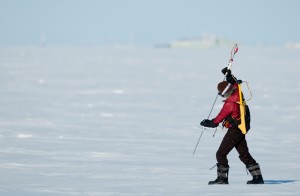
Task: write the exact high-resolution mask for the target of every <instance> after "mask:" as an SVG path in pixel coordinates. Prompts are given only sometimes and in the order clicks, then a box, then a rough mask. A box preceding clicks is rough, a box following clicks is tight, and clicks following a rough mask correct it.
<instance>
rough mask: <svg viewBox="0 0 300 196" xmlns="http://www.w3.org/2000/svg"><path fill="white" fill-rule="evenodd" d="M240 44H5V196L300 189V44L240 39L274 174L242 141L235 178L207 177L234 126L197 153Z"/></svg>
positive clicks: (1, 120)
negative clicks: (253, 165)
mask: <svg viewBox="0 0 300 196" xmlns="http://www.w3.org/2000/svg"><path fill="white" fill-rule="evenodd" d="M230 49H231V48H212V49H154V48H135V47H127V48H126V47H44V48H42V47H26V48H25V47H23V48H22V47H2V48H0V67H1V72H0V89H1V91H0V92H1V96H0V104H1V107H0V114H1V115H0V174H1V175H0V195H5V196H10V195H12V196H15V195H28V196H36V195H64V196H68V195H80V196H81V195H88V196H89V195H90V196H93V195H101V196H102V195H103V196H108V195H120V196H125V195H126V196H127V195H164V196H165V195H184V196H186V195H208V196H213V195H231V196H235V195H236V196H237V195H238V196H240V195H249V196H250V195H264V196H269V195H270V196H274V195H285V196H288V195H300V181H299V180H300V172H299V170H300V157H299V154H300V148H299V147H300V145H299V139H300V132H299V117H300V103H299V100H298V98H299V95H300V80H299V71H300V68H299V67H300V58H299V56H300V51H299V50H293V49H285V48H267V47H258V48H246V47H243V46H240V50H239V52H238V54H237V55H236V57H235V61H234V63H233V72H234V74H235V75H236V76H238V78H242V79H244V80H247V81H249V82H250V86H251V90H252V93H253V98H252V100H251V101H249V102H248V103H249V105H250V108H251V112H252V128H251V130H250V132H249V134H248V135H247V139H248V145H249V148H250V152H251V154H252V155H253V156H254V158H255V159H256V160H257V161H258V162H259V163H260V165H261V169H262V172H263V176H264V179H265V182H266V184H265V185H246V181H247V180H249V179H251V177H250V174H248V175H247V173H246V169H245V166H244V165H243V164H242V162H241V161H240V160H239V158H238V155H237V153H236V151H235V150H233V151H232V152H231V154H230V155H229V157H228V158H229V164H230V173H229V182H230V184H229V185H228V186H208V185H207V183H208V181H209V180H214V179H215V178H216V168H214V169H212V170H210V168H211V167H212V166H214V165H215V163H216V160H215V153H216V151H217V149H218V147H219V144H220V142H221V140H222V137H223V136H224V133H225V131H224V130H221V129H219V130H218V131H217V133H216V136H215V137H213V136H212V135H213V132H214V129H212V130H205V131H204V134H203V136H202V139H201V141H200V143H199V146H198V149H197V151H196V154H195V155H194V156H193V154H192V153H193V150H194V147H195V145H196V142H197V140H198V137H199V135H200V133H201V131H202V130H201V129H200V128H199V122H200V121H201V120H202V119H204V118H207V115H208V113H209V110H210V107H211V105H212V103H213V100H214V98H215V96H216V84H217V83H218V82H219V81H221V80H222V79H223V76H222V74H221V72H220V70H221V69H222V68H223V67H225V66H226V65H227V63H228V60H229V53H230ZM245 88H246V87H245ZM245 91H246V90H245ZM245 94H247V93H246V92H245ZM221 106H222V102H221V99H220V98H219V99H218V101H217V104H216V107H215V109H214V111H213V114H212V115H211V117H214V116H215V115H216V114H217V112H218V111H219V109H220V108H221Z"/></svg>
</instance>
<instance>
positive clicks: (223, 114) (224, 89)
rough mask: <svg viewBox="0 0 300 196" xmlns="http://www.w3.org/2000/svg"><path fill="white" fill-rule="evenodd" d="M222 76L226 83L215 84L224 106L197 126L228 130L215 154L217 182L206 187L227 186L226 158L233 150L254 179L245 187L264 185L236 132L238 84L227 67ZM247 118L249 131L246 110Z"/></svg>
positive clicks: (241, 137) (227, 169)
mask: <svg viewBox="0 0 300 196" xmlns="http://www.w3.org/2000/svg"><path fill="white" fill-rule="evenodd" d="M222 73H223V74H224V75H226V81H223V82H220V83H219V84H218V92H219V95H220V96H222V97H224V98H226V99H225V100H224V105H223V107H222V109H221V111H220V112H219V114H218V115H217V116H216V117H215V118H214V119H211V120H209V119H204V120H203V121H202V122H201V123H200V125H202V126H204V127H209V128H215V127H217V126H219V124H220V123H222V125H223V127H225V128H228V130H227V133H226V134H225V136H224V138H223V140H222V142H221V144H220V147H219V149H218V151H217V153H216V159H217V164H216V166H217V179H216V180H214V181H209V183H208V184H209V185H213V184H228V173H229V165H228V159H227V155H228V154H229V153H230V151H231V150H232V149H233V148H235V149H236V150H237V152H238V154H239V158H240V160H241V161H242V162H243V163H244V164H245V165H246V168H247V169H248V170H249V172H250V174H251V175H252V177H253V179H252V180H250V181H248V182H247V184H264V180H263V177H262V172H261V169H260V166H259V164H258V163H257V162H256V160H255V159H254V158H253V157H252V156H251V155H250V153H249V149H248V145H247V141H246V137H245V134H243V133H242V132H241V130H240V129H239V128H238V125H239V124H240V123H241V120H240V119H241V118H240V107H239V100H240V99H239V92H238V83H237V82H238V81H237V80H236V78H235V77H234V76H233V75H232V74H231V71H230V69H227V67H226V68H224V69H222ZM247 107H248V106H247ZM247 109H248V108H247ZM248 115H249V117H248V118H249V121H248V122H246V126H247V129H250V111H249V110H248ZM247 123H248V125H247ZM247 131H248V130H247Z"/></svg>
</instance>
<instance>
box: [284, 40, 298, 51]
mask: <svg viewBox="0 0 300 196" xmlns="http://www.w3.org/2000/svg"><path fill="white" fill-rule="evenodd" d="M285 47H286V48H294V49H300V42H287V43H285Z"/></svg>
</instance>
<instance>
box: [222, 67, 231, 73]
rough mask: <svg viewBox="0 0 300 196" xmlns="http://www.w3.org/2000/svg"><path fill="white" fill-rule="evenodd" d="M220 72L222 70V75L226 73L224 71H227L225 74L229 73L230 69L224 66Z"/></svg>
mask: <svg viewBox="0 0 300 196" xmlns="http://www.w3.org/2000/svg"><path fill="white" fill-rule="evenodd" d="M221 72H222V73H223V74H224V75H225V74H226V72H227V75H231V70H230V69H228V68H227V67H224V68H223V69H222V71H221Z"/></svg>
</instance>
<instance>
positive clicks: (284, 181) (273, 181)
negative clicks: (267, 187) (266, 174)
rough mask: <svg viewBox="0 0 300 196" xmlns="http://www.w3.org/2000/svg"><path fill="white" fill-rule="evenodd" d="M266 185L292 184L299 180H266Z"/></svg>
mask: <svg viewBox="0 0 300 196" xmlns="http://www.w3.org/2000/svg"><path fill="white" fill-rule="evenodd" d="M264 181H265V184H286V183H291V182H296V181H298V180H264Z"/></svg>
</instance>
